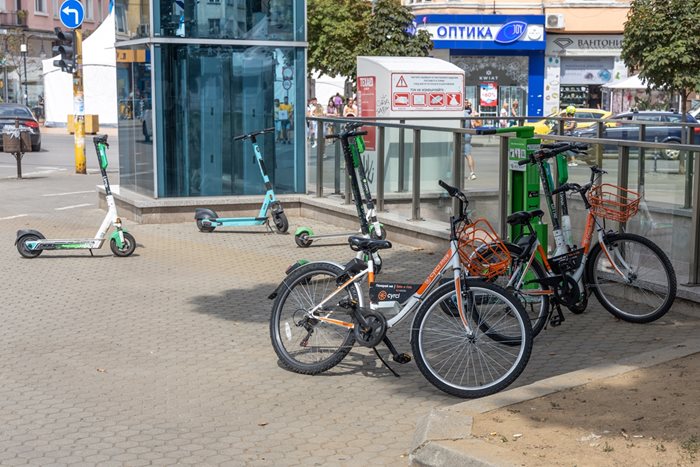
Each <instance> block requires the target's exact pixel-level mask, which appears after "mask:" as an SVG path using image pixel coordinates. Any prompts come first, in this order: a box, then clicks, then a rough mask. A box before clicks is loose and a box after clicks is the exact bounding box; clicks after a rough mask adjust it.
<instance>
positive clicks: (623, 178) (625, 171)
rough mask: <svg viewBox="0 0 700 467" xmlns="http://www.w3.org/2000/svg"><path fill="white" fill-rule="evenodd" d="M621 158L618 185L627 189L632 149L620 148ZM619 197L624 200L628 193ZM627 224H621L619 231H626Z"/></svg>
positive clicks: (618, 160)
mask: <svg viewBox="0 0 700 467" xmlns="http://www.w3.org/2000/svg"><path fill="white" fill-rule="evenodd" d="M618 152H619V157H618V159H617V184H618V186H620V187H622V188H625V189H627V187H628V185H629V174H630V147H629V146H620V147H619V149H618ZM619 195H620V196H621V197H623V198H626V197H627V193H626V192H624V191H620V193H619ZM625 225H626V223H625V222H620V223H619V229H620V230H621V231H624V230H625Z"/></svg>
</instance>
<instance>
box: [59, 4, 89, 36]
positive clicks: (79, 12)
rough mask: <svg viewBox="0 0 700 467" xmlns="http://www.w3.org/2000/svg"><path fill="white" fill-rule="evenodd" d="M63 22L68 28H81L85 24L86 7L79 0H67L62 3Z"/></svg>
mask: <svg viewBox="0 0 700 467" xmlns="http://www.w3.org/2000/svg"><path fill="white" fill-rule="evenodd" d="M60 12H61V23H63V25H64V26H65V27H67V28H70V29H75V28H79V27H80V25H81V24H83V18H84V17H85V9H84V8H83V4H82V3H80V2H79V1H78V0H66V1H65V2H63V3H61V8H60Z"/></svg>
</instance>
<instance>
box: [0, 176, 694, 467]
mask: <svg viewBox="0 0 700 467" xmlns="http://www.w3.org/2000/svg"><path fill="white" fill-rule="evenodd" d="M74 177H75V176H73V178H71V176H67V175H62V174H57V175H55V176H51V177H48V178H46V179H44V180H41V181H40V182H37V183H35V185H33V186H32V187H31V189H29V188H27V186H28V185H26V184H25V185H16V184H14V182H13V183H12V184H10V183H6V182H2V183H0V195H2V198H3V199H5V200H6V201H5V202H4V203H3V205H2V206H1V207H0V293H2V306H1V307H0V319H1V320H2V323H3V325H2V327H0V354H1V355H2V359H1V360H0V378H1V380H2V382H3V384H2V385H0V420H2V421H3V423H2V424H0V465H23V464H36V465H50V464H56V465H95V464H100V465H129V466H138V465H151V464H153V465H174V464H177V463H180V464H197V465H275V466H277V465H382V464H384V465H406V464H407V463H408V457H407V453H408V451H409V449H410V444H411V439H412V436H413V433H414V430H415V427H416V421H417V420H418V418H419V417H421V416H423V415H425V414H426V413H428V412H429V411H430V410H431V409H433V408H436V407H444V406H447V405H450V404H455V403H457V402H461V401H460V400H458V399H455V398H453V397H450V396H447V395H444V394H442V393H441V392H439V391H438V390H437V389H435V388H434V387H433V386H431V385H430V384H429V383H428V382H427V381H426V380H425V379H423V377H422V376H421V375H420V373H419V372H418V370H417V368H416V367H415V365H414V364H413V363H410V364H408V365H404V366H401V367H399V366H396V369H397V371H398V372H399V373H400V374H401V378H395V377H393V376H392V375H391V373H389V372H388V371H387V370H386V369H385V368H383V367H382V366H381V364H380V363H379V362H378V361H377V359H376V357H375V356H374V354H373V353H371V351H366V350H365V349H357V350H355V351H353V352H352V353H351V354H350V356H349V357H348V358H347V359H346V360H345V361H344V362H343V363H342V364H341V365H339V366H338V367H336V368H335V369H334V370H332V371H330V372H328V373H327V374H325V375H320V376H314V377H310V376H303V375H297V374H294V373H290V372H288V371H285V370H283V369H281V368H280V366H279V365H278V363H277V360H276V357H275V354H274V351H273V350H272V348H271V346H270V340H269V330H268V329H269V328H268V319H269V314H270V308H271V302H270V301H269V300H267V298H266V297H267V295H268V294H269V293H270V292H271V290H273V289H274V287H275V286H276V284H277V283H279V281H280V280H281V279H282V277H283V273H284V269H285V268H286V266H287V265H288V264H291V263H292V262H293V261H295V260H297V259H299V258H305V259H310V260H313V259H332V260H336V261H341V262H342V261H345V260H347V259H349V258H350V257H351V252H350V251H349V249H348V248H347V247H346V246H344V245H340V246H326V247H320V246H319V247H312V248H309V249H305V250H302V249H299V248H297V247H296V246H295V245H294V240H293V237H292V236H291V235H277V234H273V233H265V232H264V230H263V229H262V228H249V229H247V230H240V231H238V232H232V231H230V230H229V231H224V230H222V231H220V232H219V231H217V232H215V233H212V234H203V233H200V232H198V231H197V230H196V228H195V226H194V222H192V223H184V224H167V225H134V224H132V223H127V225H128V227H129V229H130V231H131V232H132V233H133V234H134V236H135V237H136V240H137V242H138V244H139V247H138V248H137V250H136V254H135V255H134V256H133V257H131V258H115V257H113V256H111V253H110V252H109V250H108V247H105V248H103V249H102V250H101V251H98V252H96V253H95V257H90V255H89V254H88V253H87V252H85V251H82V252H75V253H73V254H68V255H66V254H62V253H55V252H46V253H44V254H43V255H42V256H40V257H39V258H36V259H32V260H26V259H22V258H20V256H19V255H18V253H17V252H16V250H15V248H14V246H13V243H14V240H15V232H16V230H17V229H19V228H26V227H31V228H36V229H38V230H40V231H42V232H43V233H44V234H46V235H47V236H50V237H69V238H70V237H91V236H92V235H93V234H94V232H95V230H97V227H98V225H99V222H100V221H101V219H102V217H103V216H104V212H103V211H100V210H99V209H97V208H96V207H82V208H76V209H70V210H62V211H57V210H56V208H57V207H60V206H59V204H60V203H58V204H56V203H57V201H55V199H58V198H53V197H47V198H42V197H41V195H42V194H51V193H58V192H60V191H62V190H63V191H65V192H70V191H71V190H72V191H76V192H77V191H80V190H79V189H74V188H73V189H71V188H69V187H71V186H74V185H75V180H76V179H75V178H74ZM88 177H91V178H90V179H89V180H91V181H90V183H91V184H92V186H93V187H94V185H95V184H97V183H99V178H98V177H97V176H94V175H90V176H88ZM78 180H80V183H85V182H84V180H88V179H78ZM10 194H11V196H9V195H10ZM75 196H86V195H84V194H82V195H78V194H76V195H75ZM87 196H90V197H89V198H88V201H84V200H82V199H81V200H80V202H83V203H84V202H92V203H93V206H96V204H97V203H96V195H87ZM31 199H36V202H35V203H34V204H32V203H31V201H29V200H31ZM71 199H72V198H71V196H70V195H69V196H67V197H66V198H65V200H63V202H64V203H65V204H67V205H70V204H74V205H77V204H79V202H78V201H71ZM48 200H51V201H50V202H49V201H48ZM52 203H53V204H52ZM18 212H21V213H25V214H27V216H26V217H18V218H10V217H12V216H14V215H16V214H17V213H18ZM291 224H292V230H293V228H295V227H297V226H299V225H307V224H310V225H311V226H313V227H314V230H319V231H320V232H332V231H334V230H337V229H334V228H333V227H332V226H328V225H323V226H322V225H319V223H318V222H315V221H313V220H310V219H300V218H292V219H291ZM389 235H390V234H389ZM318 245H321V243H320V242H319V243H318ZM383 257H384V259H385V266H384V270H383V272H382V276H384V277H385V278H386V279H390V278H392V279H393V278H396V279H398V280H404V281H420V280H422V278H423V277H424V276H425V275H426V274H427V273H428V272H429V271H430V269H431V268H432V266H433V265H434V264H435V263H436V262H437V261H438V259H439V255H435V254H432V253H430V252H426V251H414V250H413V249H412V248H411V247H410V246H408V245H395V248H394V249H393V250H391V251H389V252H387V254H385V255H383ZM699 330H700V322H699V321H698V320H697V319H695V318H692V317H688V316H685V315H682V314H679V313H674V312H671V313H669V315H668V317H667V318H664V319H663V320H661V321H659V322H656V323H654V324H651V325H643V326H640V325H632V324H627V323H622V322H618V321H616V320H615V319H613V318H612V317H611V316H610V315H609V314H608V313H606V312H604V311H603V310H602V308H601V307H600V306H598V305H597V304H596V303H594V304H593V305H592V307H591V310H590V311H589V312H587V313H585V314H584V315H581V316H573V315H567V321H566V322H565V323H564V324H563V325H562V326H561V327H560V328H557V329H550V330H547V331H545V332H544V333H543V334H542V335H541V337H540V338H538V340H537V341H536V345H535V349H534V351H533V357H532V359H531V360H530V363H529V365H528V368H527V370H526V371H525V373H524V374H523V375H522V376H521V378H520V379H519V380H518V381H517V382H516V384H517V385H522V384H527V383H531V382H533V381H536V380H539V379H541V378H545V377H549V376H552V375H557V374H562V373H566V372H569V371H572V370H575V369H580V368H586V367H588V366H591V365H594V364H597V363H601V362H605V361H611V360H617V359H619V358H622V357H626V356H630V355H634V354H637V353H639V352H641V351H646V350H650V349H653V348H657V347H659V348H660V347H665V346H668V345H671V344H673V343H675V342H681V341H683V340H685V339H687V338H689V337H692V336H694V335H697V333H698V331H699ZM392 333H393V340H394V342H395V343H396V344H397V346H398V347H399V349H400V350H402V351H409V350H410V346H409V344H408V329H407V324H403V325H402V326H399V327H398V328H396V329H395V330H393V331H392Z"/></svg>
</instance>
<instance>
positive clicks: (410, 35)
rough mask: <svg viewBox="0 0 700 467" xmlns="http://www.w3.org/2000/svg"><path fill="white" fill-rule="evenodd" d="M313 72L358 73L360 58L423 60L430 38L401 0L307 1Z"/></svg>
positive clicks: (352, 74)
mask: <svg viewBox="0 0 700 467" xmlns="http://www.w3.org/2000/svg"><path fill="white" fill-rule="evenodd" d="M307 16H308V18H309V19H308V25H307V28H308V36H309V55H308V60H309V71H319V72H321V73H323V74H326V75H330V76H336V75H341V76H347V77H348V78H349V79H351V80H354V78H355V76H356V75H357V56H358V55H371V56H380V55H389V56H400V57H425V56H426V55H428V51H430V49H431V48H432V46H433V43H432V40H431V39H430V34H428V33H427V32H426V31H417V30H416V27H415V23H414V22H413V21H414V17H413V14H412V13H411V12H410V10H409V9H408V8H406V7H404V6H402V5H401V2H400V0H377V1H376V2H375V3H374V6H372V4H371V3H370V2H368V1H364V0H309V3H308V15H307Z"/></svg>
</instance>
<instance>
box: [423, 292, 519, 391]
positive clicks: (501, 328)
mask: <svg viewBox="0 0 700 467" xmlns="http://www.w3.org/2000/svg"><path fill="white" fill-rule="evenodd" d="M462 294H463V297H462V299H463V306H464V308H465V310H464V313H463V315H464V316H465V319H466V320H467V324H468V325H469V330H467V328H466V327H465V325H464V323H463V321H462V318H461V316H460V314H459V313H446V312H445V311H444V310H445V307H447V308H450V307H451V306H453V304H454V303H456V301H455V300H456V292H455V286H454V283H452V282H449V283H445V284H443V285H441V286H440V287H438V288H437V289H436V290H435V291H433V292H432V293H431V294H430V295H429V296H428V297H427V298H426V300H425V302H424V303H423V304H422V305H421V307H420V308H419V309H418V312H417V314H416V318H415V320H414V326H413V329H412V331H411V345H412V348H413V355H414V356H415V358H416V364H417V365H418V368H419V369H420V371H421V373H423V376H425V377H426V379H427V380H428V381H430V383H432V384H433V385H434V386H435V387H437V388H438V389H440V390H442V391H444V392H446V393H448V394H452V395H454V396H458V397H464V398H475V397H483V396H487V395H489V394H494V393H496V392H498V391H501V390H502V389H504V388H506V387H507V386H508V385H510V384H511V383H512V382H513V381H515V379H516V378H517V377H518V376H519V375H520V373H522V372H523V370H524V369H525V366H526V365H527V362H528V360H529V358H530V352H531V351H532V329H531V327H530V319H529V318H528V316H527V314H526V313H525V310H524V309H523V306H522V305H521V304H520V302H519V301H518V300H517V299H516V298H514V297H513V296H512V295H511V294H509V293H508V292H507V291H506V290H505V289H503V288H502V287H499V286H497V285H495V284H490V283H486V282H483V281H481V280H475V279H468V280H467V283H466V290H465V291H463V292H462ZM494 335H497V336H508V337H509V339H507V340H506V339H502V338H499V339H495V338H493V336H494Z"/></svg>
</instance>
